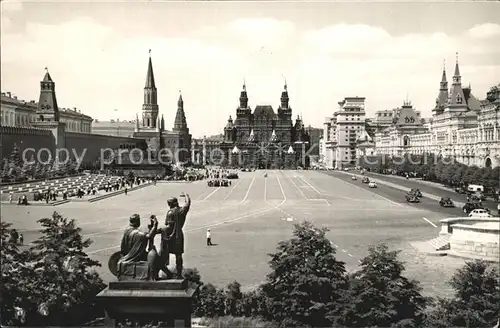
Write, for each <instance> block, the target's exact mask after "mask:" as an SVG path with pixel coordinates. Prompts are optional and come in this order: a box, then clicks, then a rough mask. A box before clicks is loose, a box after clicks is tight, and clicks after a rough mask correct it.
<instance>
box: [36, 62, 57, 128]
mask: <svg viewBox="0 0 500 328" xmlns="http://www.w3.org/2000/svg"><path fill="white" fill-rule="evenodd" d="M37 116H38V120H39V121H42V122H44V121H45V122H47V121H52V122H59V107H57V98H56V84H55V83H54V81H53V80H52V77H51V76H50V73H49V70H48V68H47V67H45V76H44V77H43V80H42V81H41V82H40V98H39V100H38V108H37Z"/></svg>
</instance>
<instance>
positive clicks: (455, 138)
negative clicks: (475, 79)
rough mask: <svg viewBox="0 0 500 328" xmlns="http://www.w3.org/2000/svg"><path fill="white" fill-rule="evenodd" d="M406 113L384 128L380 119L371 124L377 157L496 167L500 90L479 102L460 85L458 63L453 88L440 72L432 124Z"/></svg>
mask: <svg viewBox="0 0 500 328" xmlns="http://www.w3.org/2000/svg"><path fill="white" fill-rule="evenodd" d="M410 107H411V106H410V104H409V103H405V105H404V106H403V107H402V108H401V109H400V110H396V111H393V112H392V113H391V115H388V117H387V120H385V121H384V123H383V124H382V122H380V120H379V117H378V116H377V117H376V118H375V120H373V121H372V123H373V124H372V127H373V128H374V129H375V130H376V133H375V145H376V147H375V152H376V154H387V155H403V154H405V153H410V154H423V153H434V154H437V155H441V156H443V157H454V158H456V159H457V161H459V162H461V163H464V164H466V165H477V166H480V167H484V166H487V167H494V166H498V165H500V131H499V130H500V115H499V113H498V112H499V110H500V85H497V86H494V87H492V88H491V89H490V91H489V92H488V93H487V95H486V99H485V100H482V101H479V100H478V99H477V98H475V97H474V95H473V94H472V92H471V87H470V85H469V86H467V87H464V86H463V85H462V77H461V75H460V68H459V63H458V58H457V61H456V64H455V70H454V73H453V78H452V84H451V87H449V86H448V80H447V77H446V70H445V69H443V72H442V77H441V82H440V85H439V91H438V96H437V98H436V104H435V107H434V108H433V110H432V118H431V119H429V120H423V119H421V118H420V114H419V113H418V112H416V111H414V110H412V109H411V108H410ZM390 118H392V124H391V123H389V119H390ZM377 122H379V124H377Z"/></svg>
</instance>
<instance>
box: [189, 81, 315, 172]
mask: <svg viewBox="0 0 500 328" xmlns="http://www.w3.org/2000/svg"><path fill="white" fill-rule="evenodd" d="M289 102H290V98H289V96H288V90H287V85H286V83H285V86H284V90H283V92H282V93H281V103H280V106H279V107H278V109H277V111H276V112H275V111H274V109H273V108H272V106H270V105H258V106H256V107H255V109H254V110H253V111H252V108H250V106H248V93H247V89H246V85H245V84H244V85H243V90H242V91H241V94H240V99H239V106H238V108H237V109H236V116H235V118H234V119H233V117H232V116H229V119H228V120H227V124H226V127H225V128H224V133H223V136H222V137H221V138H220V140H208V139H207V138H204V139H203V140H201V145H200V144H199V143H198V144H194V145H193V149H197V150H196V151H193V153H192V158H193V160H194V161H197V160H199V159H200V158H201V161H203V159H205V161H208V162H211V161H212V162H220V163H222V164H223V165H230V166H251V167H257V168H272V167H274V168H281V167H284V168H290V167H295V166H308V165H309V159H308V156H307V155H309V154H308V153H307V152H308V150H309V148H310V147H311V140H310V136H309V134H308V133H307V132H306V128H305V127H304V124H303V122H302V119H301V118H300V117H299V116H297V118H296V119H295V123H294V122H293V119H292V108H291V107H290V104H289Z"/></svg>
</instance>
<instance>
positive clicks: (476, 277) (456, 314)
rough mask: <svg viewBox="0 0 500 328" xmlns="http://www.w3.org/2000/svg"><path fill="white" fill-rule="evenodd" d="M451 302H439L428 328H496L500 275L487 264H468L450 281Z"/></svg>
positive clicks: (448, 300) (499, 298) (430, 318)
mask: <svg viewBox="0 0 500 328" xmlns="http://www.w3.org/2000/svg"><path fill="white" fill-rule="evenodd" d="M449 284H450V286H451V287H452V288H453V290H454V291H455V296H454V297H453V298H451V299H442V298H440V299H438V300H437V301H436V304H435V307H434V309H433V310H432V311H431V313H430V315H429V317H428V322H427V324H428V325H429V326H433V327H443V328H444V327H493V326H494V325H495V324H496V323H497V321H498V319H499V316H500V273H499V271H498V267H497V266H495V265H490V264H488V263H486V262H484V261H479V260H476V261H471V262H467V263H466V264H465V266H464V267H463V268H461V269H459V270H458V271H457V272H456V273H455V274H454V275H453V277H452V278H451V280H450V281H449Z"/></svg>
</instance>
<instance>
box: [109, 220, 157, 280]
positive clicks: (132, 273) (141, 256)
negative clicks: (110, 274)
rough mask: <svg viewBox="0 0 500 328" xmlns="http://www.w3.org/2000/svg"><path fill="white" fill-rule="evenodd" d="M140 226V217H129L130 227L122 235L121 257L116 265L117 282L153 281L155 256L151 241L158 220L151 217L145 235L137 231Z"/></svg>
mask: <svg viewBox="0 0 500 328" xmlns="http://www.w3.org/2000/svg"><path fill="white" fill-rule="evenodd" d="M140 225H141V218H140V216H139V215H138V214H134V215H132V216H131V217H130V226H129V227H128V228H127V229H126V230H125V232H124V233H123V238H122V242H121V250H120V255H121V257H120V259H119V260H118V265H117V276H118V280H155V274H154V271H155V269H154V265H155V261H156V258H157V254H156V249H155V248H154V246H153V245H152V239H153V238H154V236H155V234H156V230H157V228H158V220H157V219H156V217H151V223H150V225H149V226H148V227H149V232H147V233H146V232H142V231H140V230H139V227H140ZM148 252H149V254H148Z"/></svg>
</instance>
